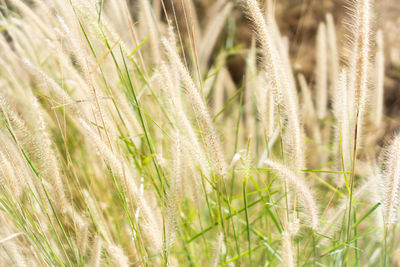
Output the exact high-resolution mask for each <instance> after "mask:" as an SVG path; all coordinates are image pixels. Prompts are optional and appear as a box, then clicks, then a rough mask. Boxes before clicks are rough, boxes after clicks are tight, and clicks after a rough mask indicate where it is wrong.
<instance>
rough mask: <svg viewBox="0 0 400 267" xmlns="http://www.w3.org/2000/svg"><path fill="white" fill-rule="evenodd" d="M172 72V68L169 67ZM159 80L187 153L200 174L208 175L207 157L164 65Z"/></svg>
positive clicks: (177, 90)
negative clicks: (197, 166) (183, 138)
mask: <svg viewBox="0 0 400 267" xmlns="http://www.w3.org/2000/svg"><path fill="white" fill-rule="evenodd" d="M171 68H172V70H174V68H173V67H171ZM160 72H161V79H162V82H163V86H164V87H165V88H166V91H167V92H168V93H167V94H168V95H169V96H170V99H171V101H170V103H171V107H172V110H173V112H174V114H175V117H176V120H175V121H176V124H177V125H178V127H179V129H180V131H181V132H182V133H183V134H185V135H186V137H187V139H188V141H189V142H184V144H183V145H184V146H185V148H186V149H187V150H188V151H191V152H192V153H191V154H192V155H193V160H194V161H195V162H197V163H198V164H199V167H200V168H201V170H202V172H203V173H204V174H205V175H207V176H208V175H209V172H210V171H209V169H210V168H209V166H208V163H207V157H206V155H205V154H204V149H203V148H202V146H201V145H200V143H199V141H198V136H197V135H196V133H195V131H194V129H193V127H192V125H191V123H190V121H189V118H188V116H187V115H186V113H185V110H184V108H183V105H182V100H181V94H180V91H179V87H178V86H179V84H178V85H174V84H173V81H172V79H171V77H173V75H172V73H171V72H170V71H169V70H168V66H167V64H166V63H163V62H162V63H161V64H160Z"/></svg>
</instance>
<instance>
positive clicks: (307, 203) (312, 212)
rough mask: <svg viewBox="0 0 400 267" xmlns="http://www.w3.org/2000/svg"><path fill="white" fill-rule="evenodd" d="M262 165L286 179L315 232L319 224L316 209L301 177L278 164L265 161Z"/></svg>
mask: <svg viewBox="0 0 400 267" xmlns="http://www.w3.org/2000/svg"><path fill="white" fill-rule="evenodd" d="M264 163H265V164H266V165H267V166H269V167H271V168H272V169H275V170H277V171H278V173H279V174H280V177H281V178H283V179H286V181H287V183H288V185H290V186H291V187H292V188H293V189H294V190H295V192H296V194H297V195H298V196H299V198H300V199H301V200H302V201H303V205H304V208H305V213H306V214H307V215H308V216H309V220H310V226H311V228H312V229H313V230H316V229H317V227H318V222H319V216H318V208H317V205H316V203H315V200H314V197H313V195H312V193H311V191H310V189H309V188H308V186H307V185H306V183H305V181H304V180H303V178H302V176H301V175H297V174H296V173H295V172H293V171H291V170H289V169H288V168H287V167H286V166H284V165H282V164H280V163H278V162H275V161H272V160H269V159H267V160H265V162H264Z"/></svg>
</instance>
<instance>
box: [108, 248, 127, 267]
mask: <svg viewBox="0 0 400 267" xmlns="http://www.w3.org/2000/svg"><path fill="white" fill-rule="evenodd" d="M107 251H108V255H109V256H110V260H111V264H112V266H119V267H129V266H130V265H129V259H128V257H127V256H126V255H125V253H124V251H123V250H122V248H120V247H119V246H117V245H107Z"/></svg>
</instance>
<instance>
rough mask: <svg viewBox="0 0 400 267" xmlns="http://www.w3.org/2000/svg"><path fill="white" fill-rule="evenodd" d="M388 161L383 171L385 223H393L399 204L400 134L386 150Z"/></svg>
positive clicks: (395, 219)
mask: <svg viewBox="0 0 400 267" xmlns="http://www.w3.org/2000/svg"><path fill="white" fill-rule="evenodd" d="M385 154H386V162H385V170H384V172H383V176H384V182H385V196H384V200H383V207H384V215H385V223H386V224H393V223H395V222H396V221H397V206H398V203H399V189H400V135H397V136H396V137H394V139H393V141H392V143H391V144H390V146H389V147H388V148H386V150H385Z"/></svg>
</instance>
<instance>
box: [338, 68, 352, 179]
mask: <svg viewBox="0 0 400 267" xmlns="http://www.w3.org/2000/svg"><path fill="white" fill-rule="evenodd" d="M347 84H348V81H347V71H346V69H342V70H341V71H340V74H339V81H338V83H337V88H336V90H335V95H336V96H335V102H334V103H333V114H334V115H335V117H336V121H337V126H336V129H335V140H334V142H335V147H336V158H337V164H338V166H337V167H338V168H339V169H344V171H349V170H350V167H351V166H350V164H351V155H352V147H353V142H352V141H353V139H352V138H349V136H351V132H350V129H351V128H350V125H351V122H350V120H349V117H350V111H349V105H348V94H347ZM338 179H339V180H338V181H337V184H338V185H339V186H343V185H344V180H343V177H342V175H339V176H338Z"/></svg>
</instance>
